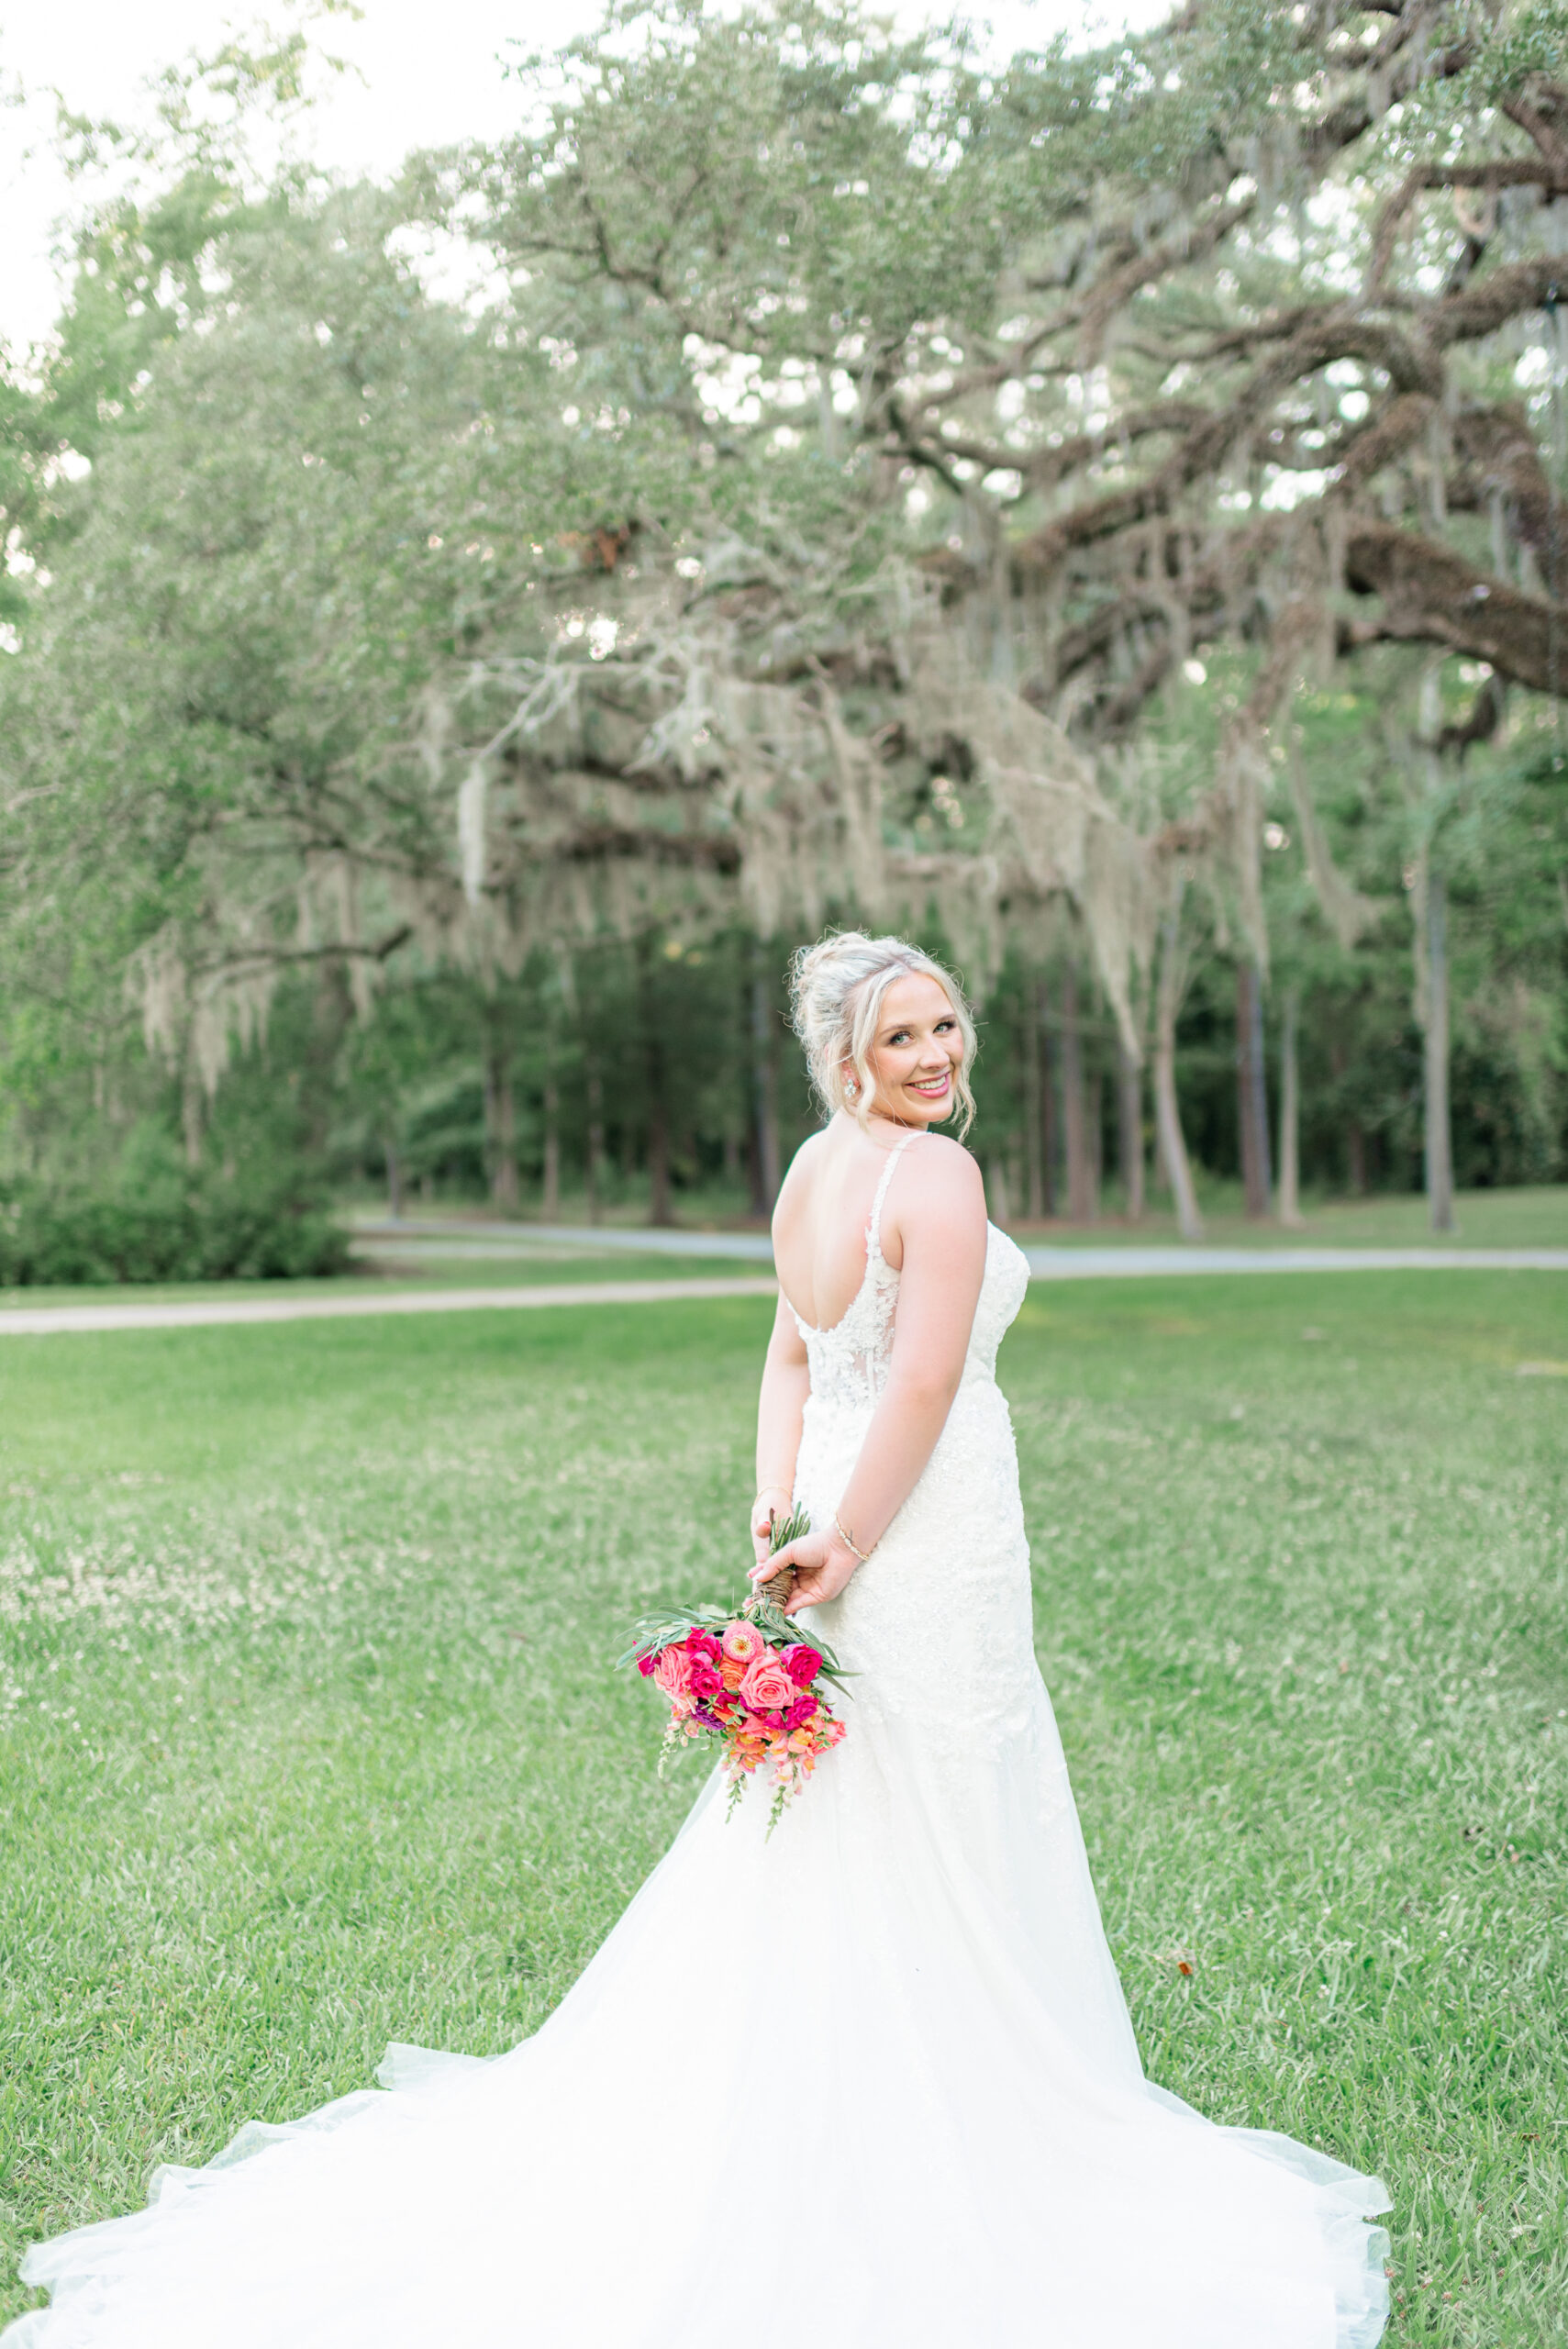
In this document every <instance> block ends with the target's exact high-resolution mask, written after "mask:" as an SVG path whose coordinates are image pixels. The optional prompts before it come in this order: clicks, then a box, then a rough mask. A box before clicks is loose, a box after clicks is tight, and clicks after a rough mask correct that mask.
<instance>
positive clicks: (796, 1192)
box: [773, 1128, 828, 1230]
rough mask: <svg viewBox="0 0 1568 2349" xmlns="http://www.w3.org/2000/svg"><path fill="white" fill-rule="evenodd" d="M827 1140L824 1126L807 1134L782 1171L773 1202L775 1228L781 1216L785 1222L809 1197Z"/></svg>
mask: <svg viewBox="0 0 1568 2349" xmlns="http://www.w3.org/2000/svg"><path fill="white" fill-rule="evenodd" d="M827 1140H828V1135H827V1130H826V1128H824V1130H822V1131H821V1132H820V1133H815V1134H807V1136H806V1140H805V1141H803V1142H802V1143H801V1145H800V1148H799V1149H798V1150H797V1151H796V1152H795V1156H794V1157H793V1158H792V1159H791V1160H790V1162H789V1165H788V1166H787V1168H786V1169H785V1171H784V1181H783V1182H782V1183H781V1184H780V1185H779V1195H778V1197H777V1199H776V1200H775V1201H774V1204H773V1227H774V1229H775V1230H777V1228H778V1225H779V1221H780V1219H781V1217H782V1218H783V1219H784V1220H785V1221H786V1222H787V1221H788V1220H789V1219H790V1218H791V1217H792V1216H793V1215H795V1213H796V1212H797V1211H798V1210H799V1208H801V1207H802V1206H804V1204H805V1202H806V1199H807V1197H809V1195H810V1191H811V1184H812V1176H813V1174H814V1172H815V1169H816V1167H817V1163H818V1162H819V1160H820V1159H821V1156H822V1152H823V1149H824V1147H825V1145H826V1143H827Z"/></svg>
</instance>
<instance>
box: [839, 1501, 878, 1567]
mask: <svg viewBox="0 0 1568 2349" xmlns="http://www.w3.org/2000/svg"><path fill="white" fill-rule="evenodd" d="M833 1523H834V1526H835V1528H836V1529H837V1531H838V1535H839V1539H840V1542H842V1543H843V1545H844V1547H845V1549H846V1550H853V1551H854V1553H855V1555H856V1557H857V1558H858V1559H859V1560H860V1562H861V1564H862V1566H863V1565H864V1564H865V1562H866V1560H867V1559H868V1558H869V1557H870V1555H871V1551H870V1550H861V1549H857V1548H856V1545H855V1542H854V1540H853V1538H852V1537H851V1535H850V1534H848V1533H846V1532H845V1531H844V1529H843V1526H842V1524H841V1523H840V1518H839V1512H838V1510H837V1509H835V1510H834V1511H833ZM873 1546H874V1545H873Z"/></svg>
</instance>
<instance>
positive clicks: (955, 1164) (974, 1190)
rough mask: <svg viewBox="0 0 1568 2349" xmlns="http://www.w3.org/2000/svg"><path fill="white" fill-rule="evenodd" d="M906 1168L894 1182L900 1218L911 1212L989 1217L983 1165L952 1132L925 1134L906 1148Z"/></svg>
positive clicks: (967, 1217)
mask: <svg viewBox="0 0 1568 2349" xmlns="http://www.w3.org/2000/svg"><path fill="white" fill-rule="evenodd" d="M905 1163H906V1172H905V1173H904V1174H903V1175H901V1176H900V1178H899V1181H898V1182H897V1183H895V1186H894V1192H893V1196H894V1197H895V1199H896V1200H897V1202H898V1214H899V1218H900V1220H902V1219H904V1218H906V1216H909V1215H940V1216H941V1217H943V1218H952V1217H958V1218H960V1219H962V1220H964V1221H970V1220H974V1219H978V1221H979V1222H981V1223H984V1220H985V1184H984V1178H983V1177H982V1175H981V1172H980V1168H979V1166H978V1165H977V1164H976V1163H975V1161H974V1160H973V1158H972V1157H971V1156H970V1154H969V1152H968V1151H967V1150H965V1148H964V1146H963V1144H962V1142H961V1141H953V1139H952V1137H951V1134H934V1133H931V1132H929V1131H928V1132H927V1133H925V1134H923V1135H922V1136H921V1138H920V1140H919V1141H918V1142H917V1145H916V1147H915V1148H914V1149H913V1150H911V1151H906V1152H905Z"/></svg>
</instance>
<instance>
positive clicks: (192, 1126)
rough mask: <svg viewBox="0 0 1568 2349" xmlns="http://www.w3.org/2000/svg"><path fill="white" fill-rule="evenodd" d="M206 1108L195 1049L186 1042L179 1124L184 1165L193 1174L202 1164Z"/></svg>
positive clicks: (191, 1044)
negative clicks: (181, 1133) (182, 1141)
mask: <svg viewBox="0 0 1568 2349" xmlns="http://www.w3.org/2000/svg"><path fill="white" fill-rule="evenodd" d="M205 1112H206V1102H205V1100H204V1099H203V1097H202V1074H201V1071H200V1069H199V1068H198V1067H197V1066H196V1048H195V1043H194V1042H187V1044H186V1046H185V1069H184V1075H183V1080H182V1082H181V1085H180V1124H181V1127H182V1128H183V1132H184V1138H185V1163H186V1165H187V1166H188V1167H189V1168H190V1169H191V1172H192V1173H193V1174H195V1170H196V1168H197V1167H198V1166H199V1165H200V1164H201V1163H202V1131H203V1129H204V1127H205V1126H206V1115H205Z"/></svg>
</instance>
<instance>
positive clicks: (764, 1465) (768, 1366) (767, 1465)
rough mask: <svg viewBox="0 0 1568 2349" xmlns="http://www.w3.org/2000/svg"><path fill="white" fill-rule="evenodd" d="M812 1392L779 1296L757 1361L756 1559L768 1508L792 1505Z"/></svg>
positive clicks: (783, 1512)
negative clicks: (770, 1330) (768, 1335)
mask: <svg viewBox="0 0 1568 2349" xmlns="http://www.w3.org/2000/svg"><path fill="white" fill-rule="evenodd" d="M810 1392H811V1371H810V1367H809V1365H808V1364H807V1362H806V1345H805V1341H804V1340H803V1339H802V1337H801V1334H800V1331H799V1330H798V1329H797V1328H796V1326H795V1316H794V1314H793V1313H792V1312H791V1311H790V1309H789V1307H788V1306H787V1304H786V1303H785V1302H784V1297H782V1296H781V1297H780V1298H779V1309H778V1311H777V1313H776V1314H775V1315H774V1317H773V1336H772V1337H771V1338H770V1339H769V1341H768V1358H767V1361H766V1362H765V1363H764V1364H763V1365H762V1393H761V1395H760V1396H759V1397H758V1398H757V1497H756V1499H755V1500H754V1501H753V1502H752V1504H751V1547H752V1549H753V1550H754V1551H755V1553H756V1555H757V1558H758V1561H759V1563H760V1562H761V1561H762V1559H764V1558H765V1557H766V1556H767V1554H768V1513H769V1511H770V1509H776V1510H777V1512H778V1514H779V1515H780V1517H787V1516H788V1515H789V1512H790V1510H791V1508H793V1507H794V1505H795V1455H796V1454H797V1453H798V1452H799V1450H800V1429H801V1420H802V1418H803V1416H804V1414H805V1410H806V1397H807V1395H808V1394H809V1393H810Z"/></svg>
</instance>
